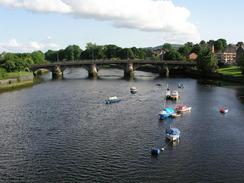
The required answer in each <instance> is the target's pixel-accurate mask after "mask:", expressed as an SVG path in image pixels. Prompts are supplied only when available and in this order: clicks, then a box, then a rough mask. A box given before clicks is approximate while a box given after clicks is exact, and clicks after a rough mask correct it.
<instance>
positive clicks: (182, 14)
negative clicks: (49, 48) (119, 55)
mask: <svg viewBox="0 0 244 183" xmlns="http://www.w3.org/2000/svg"><path fill="white" fill-rule="evenodd" d="M0 5H4V6H8V7H12V8H23V9H27V10H31V11H35V12H50V13H51V12H53V13H62V14H68V15H71V16H75V17H80V18H88V19H95V20H97V21H109V22H111V23H112V24H113V25H114V26H115V27H120V28H130V29H138V30H141V31H150V32H161V33H162V34H163V35H164V36H163V37H166V38H168V39H169V40H170V39H174V40H177V36H179V39H178V40H182V39H186V40H185V41H199V40H200V34H199V32H198V30H197V28H196V26H195V25H194V24H193V23H191V22H190V21H189V20H188V19H189V17H190V15H191V13H190V11H189V10H188V9H186V8H185V7H180V6H176V5H175V4H174V3H173V2H172V1H171V0H0Z"/></svg>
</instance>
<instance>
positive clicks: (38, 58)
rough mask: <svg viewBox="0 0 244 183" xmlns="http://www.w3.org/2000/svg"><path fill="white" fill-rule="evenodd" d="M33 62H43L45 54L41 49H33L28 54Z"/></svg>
mask: <svg viewBox="0 0 244 183" xmlns="http://www.w3.org/2000/svg"><path fill="white" fill-rule="evenodd" d="M30 56H31V58H32V60H33V62H34V64H43V63H45V55H44V53H43V52H41V51H34V52H32V53H31V54H30Z"/></svg>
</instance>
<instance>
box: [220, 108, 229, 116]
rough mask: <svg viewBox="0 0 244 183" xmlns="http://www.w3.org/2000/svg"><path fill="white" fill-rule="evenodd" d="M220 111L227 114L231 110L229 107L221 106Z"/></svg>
mask: <svg viewBox="0 0 244 183" xmlns="http://www.w3.org/2000/svg"><path fill="white" fill-rule="evenodd" d="M219 112H220V113H222V114H226V113H227V112H229V109H227V108H224V107H221V108H220V109H219Z"/></svg>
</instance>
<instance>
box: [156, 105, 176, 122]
mask: <svg viewBox="0 0 244 183" xmlns="http://www.w3.org/2000/svg"><path fill="white" fill-rule="evenodd" d="M173 114H175V110H174V109H173V108H171V107H167V108H164V109H163V110H162V111H160V113H159V118H160V119H166V118H168V117H171V116H172V115H173Z"/></svg>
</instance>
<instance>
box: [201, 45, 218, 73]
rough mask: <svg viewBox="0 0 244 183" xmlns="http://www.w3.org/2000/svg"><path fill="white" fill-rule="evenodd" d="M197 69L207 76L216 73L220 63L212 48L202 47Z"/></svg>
mask: <svg viewBox="0 0 244 183" xmlns="http://www.w3.org/2000/svg"><path fill="white" fill-rule="evenodd" d="M197 68H198V70H199V71H200V72H202V73H205V74H208V73H213V72H216V70H217V68H218V61H217V58H216V56H215V55H214V54H213V53H212V52H211V49H210V48H208V47H205V46H203V47H201V49H200V51H199V53H198V57H197Z"/></svg>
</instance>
